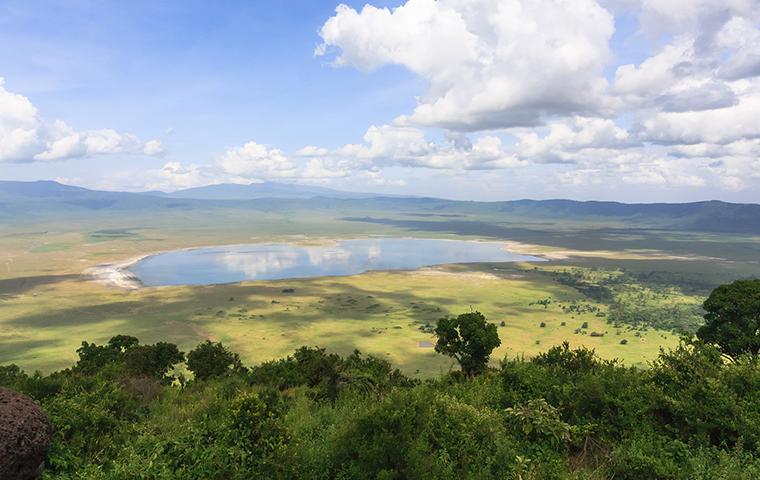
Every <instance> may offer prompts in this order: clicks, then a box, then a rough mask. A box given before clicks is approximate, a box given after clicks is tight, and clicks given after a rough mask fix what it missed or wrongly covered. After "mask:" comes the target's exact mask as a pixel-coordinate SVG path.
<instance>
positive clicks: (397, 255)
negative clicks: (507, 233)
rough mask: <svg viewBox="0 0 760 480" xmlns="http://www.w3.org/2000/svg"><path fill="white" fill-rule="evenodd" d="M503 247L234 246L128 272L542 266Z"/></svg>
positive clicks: (214, 280)
mask: <svg viewBox="0 0 760 480" xmlns="http://www.w3.org/2000/svg"><path fill="white" fill-rule="evenodd" d="M503 246H504V244H499V243H481V242H463V241H452V240H420V239H400V238H376V239H363V240H343V241H340V244H339V245H331V246H323V247H297V246H294V245H292V244H288V243H274V244H272V243H270V244H261V245H236V246H229V247H213V248H201V249H197V250H180V251H174V252H166V253H161V254H158V255H154V256H151V257H148V258H146V259H144V260H141V261H140V262H138V263H137V264H135V265H133V266H132V267H130V270H132V272H133V273H134V274H135V275H136V276H137V278H139V279H140V281H142V282H143V283H144V284H145V285H147V286H150V287H158V286H164V285H210V284H218V283H232V282H240V281H245V280H281V279H286V278H308V277H328V276H335V275H356V274H359V273H362V272H366V271H368V270H416V269H418V268H421V267H424V266H428V265H443V264H450V263H482V262H486V263H502V262H535V261H543V260H544V259H542V258H539V257H533V256H530V255H518V254H515V253H510V252H508V251H506V250H501V248H502V247H503Z"/></svg>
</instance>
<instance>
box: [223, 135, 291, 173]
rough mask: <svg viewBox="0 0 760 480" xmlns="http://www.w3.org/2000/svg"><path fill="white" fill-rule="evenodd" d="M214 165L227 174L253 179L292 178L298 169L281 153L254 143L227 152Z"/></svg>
mask: <svg viewBox="0 0 760 480" xmlns="http://www.w3.org/2000/svg"><path fill="white" fill-rule="evenodd" d="M216 164H217V166H218V167H220V168H221V169H222V170H223V171H224V172H225V173H227V174H231V175H240V176H244V177H253V178H256V177H260V178H287V177H292V176H294V175H295V174H296V170H297V168H298V166H297V165H296V164H295V163H294V162H292V161H291V160H290V159H289V158H288V157H287V156H286V155H285V154H284V153H283V152H282V151H280V150H278V149H276V148H275V149H272V150H267V148H266V146H264V145H260V144H258V143H256V142H249V143H246V144H245V145H244V146H242V147H238V148H233V149H231V150H228V151H227V153H225V154H224V155H222V156H221V157H219V158H217V160H216Z"/></svg>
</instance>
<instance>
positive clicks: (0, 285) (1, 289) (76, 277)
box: [0, 274, 92, 295]
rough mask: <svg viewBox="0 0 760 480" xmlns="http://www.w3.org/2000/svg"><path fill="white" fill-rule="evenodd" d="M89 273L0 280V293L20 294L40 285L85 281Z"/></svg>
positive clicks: (89, 278) (88, 277)
mask: <svg viewBox="0 0 760 480" xmlns="http://www.w3.org/2000/svg"><path fill="white" fill-rule="evenodd" d="M91 279H92V277H91V276H89V275H82V274H71V275H38V276H34V277H17V278H7V279H5V280H0V294H3V293H5V294H15V295H18V294H21V293H26V292H28V291H29V290H32V289H33V288H36V287H40V286H42V285H54V284H57V283H61V282H85V281H88V280H91Z"/></svg>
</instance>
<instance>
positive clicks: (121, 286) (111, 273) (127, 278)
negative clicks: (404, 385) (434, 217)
mask: <svg viewBox="0 0 760 480" xmlns="http://www.w3.org/2000/svg"><path fill="white" fill-rule="evenodd" d="M398 239H399V240H435V241H454V242H457V241H458V242H467V243H480V244H483V243H489V244H500V245H503V246H502V247H501V248H499V250H503V251H506V252H509V253H512V254H515V255H530V256H533V257H537V258H539V259H541V260H543V261H547V260H551V259H550V258H547V257H545V256H543V255H540V254H524V253H520V252H519V250H525V249H527V248H526V247H528V248H529V247H530V245H525V244H521V243H520V242H514V241H501V242H500V241H493V240H455V239H450V238H441V239H430V238H426V239H419V238H410V237H406V238H398ZM350 240H361V239H340V240H331V241H330V242H325V243H324V244H323V245H324V246H327V245H330V246H332V245H340V244H341V242H344V241H350ZM294 243H296V242H264V243H260V244H257V243H251V244H235V245H216V246H204V247H190V248H181V249H177V250H167V251H158V252H151V253H147V254H143V255H139V256H137V257H133V258H130V259H127V260H123V261H118V262H112V263H104V264H100V265H96V266H95V267H91V268H89V269H87V270H86V271H85V272H84V273H85V274H86V275H90V277H91V278H92V281H94V282H96V283H98V284H100V285H102V286H105V287H107V288H114V289H118V290H125V291H135V290H140V289H143V288H157V287H151V286H149V285H146V284H145V283H143V282H142V281H141V280H140V279H139V278H138V277H137V275H136V274H135V273H134V272H133V271H132V267H133V266H135V265H136V264H138V263H140V262H141V261H143V260H145V259H148V258H151V257H155V256H157V255H161V254H164V253H172V252H183V251H193V250H202V249H207V248H225V247H229V248H234V247H244V246H248V245H293V246H294V247H300V248H305V247H306V246H302V245H297V244H295V245H294ZM309 246H312V245H309ZM515 250H518V251H515ZM518 261H521V260H518ZM461 263H482V262H461ZM493 263H504V262H493ZM442 265H443V264H442ZM420 268H425V266H422V267H420ZM418 269H419V268H418ZM418 269H412V270H418ZM359 274H360V273H359ZM248 281H256V279H251V280H248ZM229 283H235V282H234V281H233V282H229Z"/></svg>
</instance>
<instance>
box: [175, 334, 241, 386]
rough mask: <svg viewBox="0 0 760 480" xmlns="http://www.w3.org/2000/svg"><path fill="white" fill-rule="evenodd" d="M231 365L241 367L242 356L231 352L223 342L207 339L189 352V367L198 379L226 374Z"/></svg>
mask: <svg viewBox="0 0 760 480" xmlns="http://www.w3.org/2000/svg"><path fill="white" fill-rule="evenodd" d="M230 366H235V367H236V368H238V367H240V366H241V364H240V357H239V356H238V354H237V353H232V352H230V351H229V350H228V349H227V347H225V346H224V345H222V344H221V342H212V341H211V340H206V341H205V342H203V343H201V344H200V345H198V346H197V347H195V349H193V350H190V352H189V353H188V354H187V369H188V370H190V371H191V372H193V374H194V375H195V378H197V379H198V380H208V379H209V378H214V377H220V376H222V375H225V374H226V373H227V371H228V370H229V368H230Z"/></svg>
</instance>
